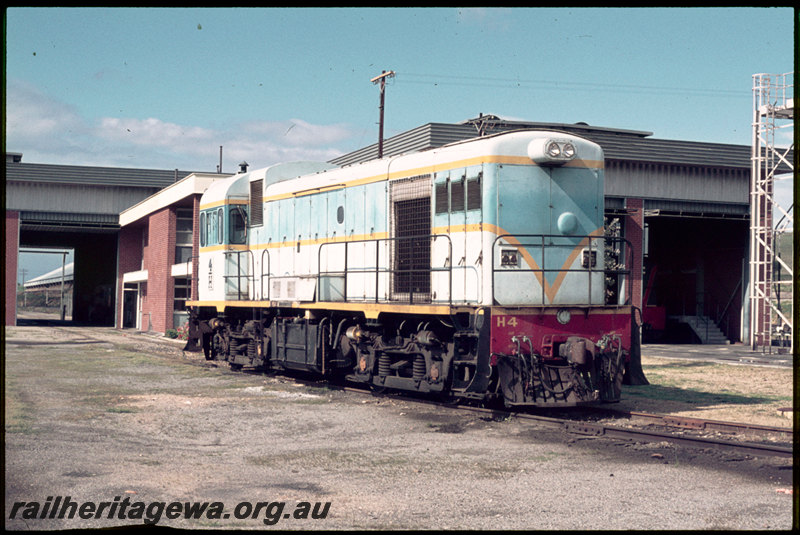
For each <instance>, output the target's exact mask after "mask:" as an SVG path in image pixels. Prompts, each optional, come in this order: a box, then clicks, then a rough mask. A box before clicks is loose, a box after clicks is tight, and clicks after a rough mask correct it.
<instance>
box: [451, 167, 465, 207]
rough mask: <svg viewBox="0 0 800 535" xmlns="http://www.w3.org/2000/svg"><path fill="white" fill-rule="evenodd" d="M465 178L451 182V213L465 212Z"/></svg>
mask: <svg viewBox="0 0 800 535" xmlns="http://www.w3.org/2000/svg"><path fill="white" fill-rule="evenodd" d="M464 178H465V177H463V176H462V177H461V179H460V180H454V181H452V182H450V211H451V212H463V211H464Z"/></svg>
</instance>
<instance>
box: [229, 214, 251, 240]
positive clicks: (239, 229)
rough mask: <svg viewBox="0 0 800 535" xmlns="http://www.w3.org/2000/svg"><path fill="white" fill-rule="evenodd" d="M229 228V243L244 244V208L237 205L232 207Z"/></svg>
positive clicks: (245, 229) (245, 235)
mask: <svg viewBox="0 0 800 535" xmlns="http://www.w3.org/2000/svg"><path fill="white" fill-rule="evenodd" d="M229 227H230V229H231V230H230V233H231V235H230V239H231V243H244V242H245V238H246V237H247V217H246V215H245V212H244V208H242V207H241V206H238V205H237V206H234V207H232V209H231V217H230V225H229Z"/></svg>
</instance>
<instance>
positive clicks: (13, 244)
mask: <svg viewBox="0 0 800 535" xmlns="http://www.w3.org/2000/svg"><path fill="white" fill-rule="evenodd" d="M18 254H19V212H9V211H7V212H6V283H5V284H6V291H5V294H6V314H5V316H6V321H5V324H6V325H9V326H14V325H16V324H17V259H18Z"/></svg>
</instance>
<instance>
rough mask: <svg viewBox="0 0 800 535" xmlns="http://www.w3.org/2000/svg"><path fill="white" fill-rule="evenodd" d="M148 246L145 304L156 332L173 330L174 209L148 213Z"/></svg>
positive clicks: (146, 312) (145, 256)
mask: <svg viewBox="0 0 800 535" xmlns="http://www.w3.org/2000/svg"><path fill="white" fill-rule="evenodd" d="M148 219H149V224H148V238H147V246H146V247H144V269H146V270H147V274H148V275H147V299H146V301H145V302H144V303H143V307H142V308H143V312H144V313H145V314H144V315H145V317H146V316H147V315H148V314H149V315H150V321H151V322H152V323H151V324H152V328H153V330H154V331H158V332H162V333H163V332H165V331H166V330H167V329H172V309H173V301H174V299H175V289H174V281H173V278H172V273H171V269H172V264H174V263H175V222H176V216H175V210H174V208H164V209H162V210H159V211H157V212H154V213H153V214H151V215H150V216H149V218H148Z"/></svg>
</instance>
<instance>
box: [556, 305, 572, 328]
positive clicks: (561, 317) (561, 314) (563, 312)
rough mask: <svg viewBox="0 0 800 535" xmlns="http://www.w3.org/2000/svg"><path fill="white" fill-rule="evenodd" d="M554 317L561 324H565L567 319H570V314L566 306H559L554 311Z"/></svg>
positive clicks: (567, 321)
mask: <svg viewBox="0 0 800 535" xmlns="http://www.w3.org/2000/svg"><path fill="white" fill-rule="evenodd" d="M556 319H557V320H558V322H559V323H560V324H561V325H566V324H567V323H569V320H571V319H572V314H571V313H570V311H569V310H567V309H566V308H560V309H559V310H558V312H556Z"/></svg>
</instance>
